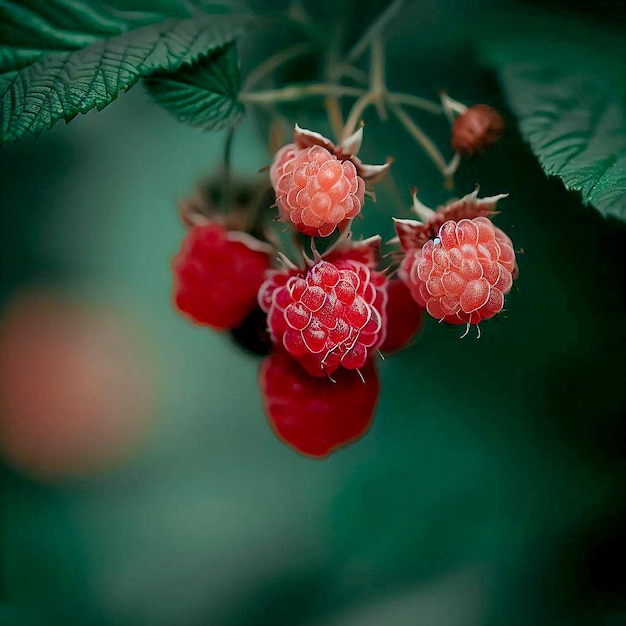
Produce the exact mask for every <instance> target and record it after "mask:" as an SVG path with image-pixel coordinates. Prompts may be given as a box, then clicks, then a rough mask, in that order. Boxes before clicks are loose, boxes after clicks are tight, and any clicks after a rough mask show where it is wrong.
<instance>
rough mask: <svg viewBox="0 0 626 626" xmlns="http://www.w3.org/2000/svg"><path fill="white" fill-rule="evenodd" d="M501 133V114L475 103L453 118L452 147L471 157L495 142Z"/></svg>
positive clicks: (502, 129) (502, 122)
mask: <svg viewBox="0 0 626 626" xmlns="http://www.w3.org/2000/svg"><path fill="white" fill-rule="evenodd" d="M503 133H504V120H503V119H502V116H501V115H500V114H499V113H498V112H497V111H496V110H495V109H494V108H493V107H490V106H488V105H486V104H477V105H475V106H473V107H470V108H469V109H467V111H465V112H463V113H461V115H459V117H457V118H456V119H455V120H454V123H453V124H452V148H453V149H454V150H456V151H458V152H460V153H461V154H463V155H465V156H468V157H471V156H472V155H474V154H475V153H481V152H482V151H483V150H484V149H485V148H488V147H489V146H491V145H493V144H494V143H496V142H497V141H498V139H500V137H502V134H503Z"/></svg>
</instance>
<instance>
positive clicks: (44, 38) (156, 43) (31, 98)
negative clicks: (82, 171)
mask: <svg viewBox="0 0 626 626" xmlns="http://www.w3.org/2000/svg"><path fill="white" fill-rule="evenodd" d="M157 4H159V6H160V5H161V4H162V3H157ZM174 4H176V3H174ZM191 6H192V8H193V7H194V6H198V4H195V5H194V4H192V5H191ZM205 8H206V9H207V10H209V9H211V10H214V11H218V10H219V11H220V14H214V15H207V14H206V13H195V12H194V13H193V17H181V18H173V19H166V20H165V21H162V22H160V23H153V24H148V25H143V26H142V25H141V24H146V22H147V21H150V20H154V19H162V17H163V15H162V14H161V13H144V12H142V13H137V12H134V13H127V12H124V13H119V12H113V11H112V10H111V9H108V10H107V11H105V10H104V9H103V8H102V5H99V4H98V3H95V2H88V3H83V2H77V1H76V0H51V1H46V0H26V1H25V2H20V4H19V5H18V4H17V3H15V2H9V1H7V0H0V143H6V142H11V141H16V140H18V139H20V138H21V137H23V136H24V135H25V134H27V133H32V134H34V135H38V134H40V133H41V132H42V131H44V130H46V129H49V128H51V127H52V126H53V125H54V124H55V123H56V122H57V121H59V120H60V119H64V120H66V121H69V120H71V119H72V118H74V117H75V116H76V115H77V114H78V113H86V112H88V111H90V110H92V109H94V108H97V109H99V110H100V109H102V108H104V107H105V106H106V105H108V104H109V103H110V102H112V101H113V100H114V99H115V98H116V97H117V96H118V94H119V93H120V91H122V90H127V89H128V88H130V87H131V86H132V85H134V84H135V83H136V82H137V81H138V80H139V79H140V78H143V77H145V76H149V75H150V74H152V73H154V72H159V71H176V70H177V69H179V68H180V67H181V66H183V65H185V64H191V63H193V62H194V61H196V60H197V59H199V58H200V57H202V56H204V55H206V54H207V53H209V52H211V51H212V50H215V49H217V48H220V47H222V46H224V45H225V44H226V43H229V42H231V41H232V40H233V39H235V38H236V37H238V36H240V35H241V34H242V33H243V32H244V31H245V30H246V28H247V27H248V25H249V24H250V22H251V19H250V17H249V16H245V15H229V14H224V13H223V9H219V8H218V7H210V6H206V7H205ZM177 11H178V13H181V9H180V8H178V9H177ZM184 14H186V15H190V14H191V13H189V12H188V11H185V12H184ZM138 25H139V26H138ZM9 43H10V44H11V45H8V44H9Z"/></svg>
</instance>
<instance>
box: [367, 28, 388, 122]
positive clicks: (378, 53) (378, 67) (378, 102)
mask: <svg viewBox="0 0 626 626" xmlns="http://www.w3.org/2000/svg"><path fill="white" fill-rule="evenodd" d="M370 67H371V74H372V80H371V82H370V90H371V91H372V92H373V93H375V94H376V95H377V96H378V97H377V98H376V99H375V100H374V105H375V106H376V110H377V112H378V117H379V118H380V119H381V120H386V119H387V111H386V110H385V105H384V102H383V98H384V97H385V95H386V94H387V85H386V83H385V44H384V43H383V40H382V39H381V37H380V36H377V37H374V39H373V40H372V47H371V62H370Z"/></svg>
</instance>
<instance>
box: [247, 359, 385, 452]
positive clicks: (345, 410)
mask: <svg viewBox="0 0 626 626" xmlns="http://www.w3.org/2000/svg"><path fill="white" fill-rule="evenodd" d="M361 376H362V377H363V378H361ZM361 376H359V374H358V373H357V372H354V371H348V370H339V371H338V372H337V373H336V374H335V382H333V381H332V380H330V379H329V378H314V377H312V376H309V374H307V372H305V371H304V370H303V369H302V368H301V367H300V365H299V364H298V363H297V362H296V361H295V360H294V359H292V358H291V357H290V356H289V355H288V354H285V352H284V351H279V352H277V353H275V354H272V355H271V356H270V357H268V358H266V359H265V360H264V361H263V363H262V365H261V368H260V370H259V386H260V387H261V393H262V394H263V404H264V407H265V413H266V415H267V419H268V421H269V423H270V425H271V427H272V428H273V429H274V432H275V433H276V435H277V436H278V437H279V438H280V439H281V440H282V441H284V442H285V443H286V444H287V445H289V446H291V447H292V448H294V449H295V450H297V451H298V452H300V453H301V454H304V455H306V456H310V457H313V458H322V457H326V456H328V455H329V454H331V453H333V452H335V451H336V450H337V449H338V448H340V447H342V446H345V445H347V444H349V443H351V442H353V441H354V440H355V439H358V438H359V437H361V436H362V435H364V434H365V433H366V432H367V430H368V428H369V427H370V424H371V422H372V419H373V417H374V412H375V410H376V404H377V402H378V396H379V392H380V382H379V379H378V373H377V371H376V368H375V367H374V365H373V363H372V360H371V359H369V360H368V361H367V362H366V363H365V364H364V366H363V367H362V369H361Z"/></svg>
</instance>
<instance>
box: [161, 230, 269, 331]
mask: <svg viewBox="0 0 626 626" xmlns="http://www.w3.org/2000/svg"><path fill="white" fill-rule="evenodd" d="M266 247H267V246H266V245H265V244H263V243H262V242H260V241H258V240H256V239H254V238H253V237H251V236H250V235H247V234H246V233H242V232H236V231H231V232H228V231H226V230H225V229H224V228H223V227H222V226H220V225H219V224H216V223H214V222H210V223H207V224H203V225H199V226H194V227H193V228H191V229H190V230H189V232H188V233H187V236H186V237H185V239H183V242H182V246H181V250H180V252H179V253H178V255H177V256H176V257H175V258H174V260H173V261H172V270H173V272H174V300H175V302H176V306H177V308H178V310H179V311H180V312H181V313H183V314H184V315H186V316H187V317H189V318H191V319H192V320H193V321H194V322H196V323H198V324H205V325H207V326H211V327H212V328H214V329H215V330H225V329H229V328H235V327H236V326H239V325H240V324H241V323H242V322H243V321H244V319H245V318H246V316H247V315H249V314H250V313H251V312H252V310H253V309H254V308H255V306H256V302H257V292H258V290H259V287H260V285H261V284H262V283H263V280H264V278H265V272H266V270H267V269H268V268H269V265H270V254H269V251H268V250H267V249H266Z"/></svg>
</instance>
